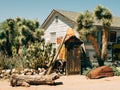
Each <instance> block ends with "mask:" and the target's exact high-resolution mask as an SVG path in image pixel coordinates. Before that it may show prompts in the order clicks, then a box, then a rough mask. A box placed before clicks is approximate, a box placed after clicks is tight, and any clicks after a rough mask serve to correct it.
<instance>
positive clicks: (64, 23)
mask: <svg viewBox="0 0 120 90" xmlns="http://www.w3.org/2000/svg"><path fill="white" fill-rule="evenodd" d="M56 16H58V21H57V22H56V18H55V17H56ZM70 27H71V28H73V24H71V23H70V22H69V21H68V20H66V19H64V17H63V16H60V15H59V14H55V15H54V16H53V17H52V18H51V20H50V21H49V23H48V24H47V27H46V28H45V36H44V37H45V40H46V42H48V41H50V33H51V32H56V39H57V37H63V36H64V35H65V34H66V31H67V29H68V28H70Z"/></svg>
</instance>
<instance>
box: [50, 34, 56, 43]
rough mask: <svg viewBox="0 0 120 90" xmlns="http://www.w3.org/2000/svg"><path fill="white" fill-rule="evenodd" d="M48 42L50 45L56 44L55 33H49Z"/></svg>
mask: <svg viewBox="0 0 120 90" xmlns="http://www.w3.org/2000/svg"><path fill="white" fill-rule="evenodd" d="M50 42H51V43H56V32H51V33H50Z"/></svg>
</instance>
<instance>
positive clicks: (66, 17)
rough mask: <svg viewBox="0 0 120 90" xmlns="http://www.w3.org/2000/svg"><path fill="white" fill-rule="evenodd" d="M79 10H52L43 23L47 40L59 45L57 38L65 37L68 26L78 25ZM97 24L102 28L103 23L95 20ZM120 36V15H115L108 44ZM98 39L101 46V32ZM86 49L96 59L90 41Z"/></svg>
mask: <svg viewBox="0 0 120 90" xmlns="http://www.w3.org/2000/svg"><path fill="white" fill-rule="evenodd" d="M79 14H80V13H79V12H73V11H65V10H55V9H54V10H52V11H51V13H50V14H49V15H48V17H47V18H46V20H45V21H44V22H43V24H42V25H41V28H42V29H44V30H45V34H44V38H45V40H46V42H52V43H53V45H54V47H57V46H58V44H57V39H58V38H62V37H64V35H65V34H66V30H67V29H68V28H73V29H74V30H75V28H76V27H77V22H76V19H77V18H78V16H79ZM94 25H95V26H97V29H102V27H101V24H100V23H98V22H95V24H94ZM75 34H76V36H78V33H77V31H75ZM119 38H120V17H114V18H113V23H112V25H111V29H110V31H109V42H108V46H109V47H110V46H111V45H112V43H116V42H117V39H119ZM97 41H98V43H99V45H100V47H101V32H100V30H99V32H98V33H97ZM85 46H86V50H87V51H88V54H89V56H90V58H91V59H92V60H94V57H93V56H94V53H95V52H94V49H93V47H92V45H91V44H90V43H85ZM111 52H112V50H111V49H110V48H108V53H109V57H112V55H111Z"/></svg>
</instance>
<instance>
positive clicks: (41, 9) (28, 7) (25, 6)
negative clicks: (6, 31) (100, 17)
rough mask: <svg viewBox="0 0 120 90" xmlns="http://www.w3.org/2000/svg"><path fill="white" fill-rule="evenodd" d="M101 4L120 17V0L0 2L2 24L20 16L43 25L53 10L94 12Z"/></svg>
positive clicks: (6, 0) (19, 0)
mask: <svg viewBox="0 0 120 90" xmlns="http://www.w3.org/2000/svg"><path fill="white" fill-rule="evenodd" d="M99 4H101V5H103V6H105V7H106V8H109V9H110V10H111V12H112V13H113V15H114V16H120V0H0V22H2V21H4V20H5V19H7V18H15V17H17V16H19V17H21V18H27V19H31V20H34V19H36V18H38V20H39V21H40V24H42V23H43V21H44V20H45V19H46V18H47V16H48V15H49V13H50V12H51V11H52V10H53V9H62V10H68V11H76V12H83V11H85V10H90V11H93V9H94V8H95V7H96V6H97V5H99Z"/></svg>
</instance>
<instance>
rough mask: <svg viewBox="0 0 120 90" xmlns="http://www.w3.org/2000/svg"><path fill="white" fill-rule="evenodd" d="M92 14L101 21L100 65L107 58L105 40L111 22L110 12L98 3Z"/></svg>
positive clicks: (106, 39)
mask: <svg viewBox="0 0 120 90" xmlns="http://www.w3.org/2000/svg"><path fill="white" fill-rule="evenodd" d="M94 14H95V17H96V19H97V20H98V21H99V22H101V23H102V25H103V29H102V51H101V59H102V65H104V61H105V59H107V58H106V57H107V41H108V30H109V28H110V25H111V22H112V14H111V12H110V10H109V9H107V8H105V7H103V6H101V5H98V6H97V7H96V8H95V9H94Z"/></svg>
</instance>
